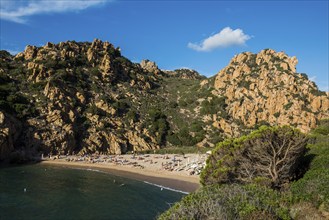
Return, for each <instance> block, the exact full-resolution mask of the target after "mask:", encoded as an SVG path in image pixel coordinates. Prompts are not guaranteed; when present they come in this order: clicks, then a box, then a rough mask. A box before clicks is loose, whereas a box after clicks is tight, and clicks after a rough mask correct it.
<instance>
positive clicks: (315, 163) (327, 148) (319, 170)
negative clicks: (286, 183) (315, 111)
mask: <svg viewBox="0 0 329 220" xmlns="http://www.w3.org/2000/svg"><path fill="white" fill-rule="evenodd" d="M328 122H329V120H328V119H327V120H323V121H322V122H320V127H321V129H318V128H319V127H318V128H316V129H314V130H313V131H312V137H313V139H314V140H315V141H314V143H313V144H309V145H308V148H309V152H308V153H307V155H306V159H307V160H308V161H309V162H310V165H309V169H308V170H307V172H306V173H305V175H304V176H303V178H301V179H299V180H298V181H296V182H294V183H292V184H291V192H292V194H293V195H294V196H295V197H296V198H297V200H298V201H307V202H311V203H312V204H314V205H315V206H316V207H320V206H321V207H322V208H323V209H325V211H327V212H329V184H328V183H329V136H328V133H327V132H328V130H329V123H328ZM323 131H325V132H323ZM307 160H306V162H307ZM307 163H308V162H307Z"/></svg>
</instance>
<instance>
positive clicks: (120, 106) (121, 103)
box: [112, 100, 130, 116]
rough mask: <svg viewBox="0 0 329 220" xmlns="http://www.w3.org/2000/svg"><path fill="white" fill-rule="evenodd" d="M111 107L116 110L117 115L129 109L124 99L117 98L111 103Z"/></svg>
mask: <svg viewBox="0 0 329 220" xmlns="http://www.w3.org/2000/svg"><path fill="white" fill-rule="evenodd" d="M112 106H113V108H114V109H115V110H117V115H119V116H122V115H123V114H125V113H126V112H127V111H128V109H129V107H130V106H129V104H128V103H127V101H125V100H118V101H115V102H114V103H113V104H112Z"/></svg>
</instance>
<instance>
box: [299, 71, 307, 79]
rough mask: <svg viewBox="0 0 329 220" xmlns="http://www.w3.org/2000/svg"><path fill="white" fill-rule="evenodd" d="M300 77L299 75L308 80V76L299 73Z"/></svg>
mask: <svg viewBox="0 0 329 220" xmlns="http://www.w3.org/2000/svg"><path fill="white" fill-rule="evenodd" d="M300 75H301V76H302V77H303V78H305V79H306V80H308V76H307V74H306V73H301V74H300Z"/></svg>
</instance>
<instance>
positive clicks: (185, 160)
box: [42, 153, 207, 175]
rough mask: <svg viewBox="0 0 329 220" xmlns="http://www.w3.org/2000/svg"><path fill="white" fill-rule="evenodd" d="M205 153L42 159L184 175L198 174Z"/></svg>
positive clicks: (203, 162) (44, 158) (60, 156)
mask: <svg viewBox="0 0 329 220" xmlns="http://www.w3.org/2000/svg"><path fill="white" fill-rule="evenodd" d="M206 159H207V154H185V155H183V154H134V153H132V154H125V155H83V156H77V155H56V156H48V157H44V156H43V155H42V160H58V161H65V162H72V163H87V164H88V163H90V164H103V165H106V164H108V165H114V166H126V167H131V168H135V169H147V170H154V171H168V172H176V173H182V174H185V175H199V174H200V172H201V170H202V168H203V167H204V166H205V161H206Z"/></svg>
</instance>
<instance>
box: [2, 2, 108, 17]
mask: <svg viewBox="0 0 329 220" xmlns="http://www.w3.org/2000/svg"><path fill="white" fill-rule="evenodd" d="M109 1H110V0H15V1H12V0H0V3H1V4H0V18H1V19H4V20H8V21H13V22H17V23H26V21H27V17H29V16H32V15H36V14H47V13H60V12H68V11H80V10H84V9H86V8H89V7H92V6H96V5H100V4H104V3H106V2H109Z"/></svg>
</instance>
